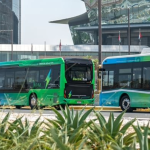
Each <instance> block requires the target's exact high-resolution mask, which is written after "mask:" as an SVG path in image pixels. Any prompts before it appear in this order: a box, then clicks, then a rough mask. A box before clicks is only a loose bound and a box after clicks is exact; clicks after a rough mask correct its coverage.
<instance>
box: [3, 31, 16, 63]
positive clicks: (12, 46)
mask: <svg viewBox="0 0 150 150" xmlns="http://www.w3.org/2000/svg"><path fill="white" fill-rule="evenodd" d="M0 32H11V60H13V43H14V42H13V30H0Z"/></svg>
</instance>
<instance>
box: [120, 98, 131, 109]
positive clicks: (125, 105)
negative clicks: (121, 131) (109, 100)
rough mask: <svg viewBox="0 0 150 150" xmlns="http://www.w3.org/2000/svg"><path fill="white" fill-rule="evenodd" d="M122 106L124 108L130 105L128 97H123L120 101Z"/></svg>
mask: <svg viewBox="0 0 150 150" xmlns="http://www.w3.org/2000/svg"><path fill="white" fill-rule="evenodd" d="M122 106H123V108H124V109H128V108H129V107H130V100H129V99H128V98H126V99H124V100H123V102H122Z"/></svg>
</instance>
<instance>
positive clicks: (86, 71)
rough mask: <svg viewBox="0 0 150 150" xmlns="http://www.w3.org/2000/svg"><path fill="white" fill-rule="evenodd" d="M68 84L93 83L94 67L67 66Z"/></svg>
mask: <svg viewBox="0 0 150 150" xmlns="http://www.w3.org/2000/svg"><path fill="white" fill-rule="evenodd" d="M66 79H67V82H91V81H92V66H91V65H74V66H73V65H72V66H71V65H67V66H66Z"/></svg>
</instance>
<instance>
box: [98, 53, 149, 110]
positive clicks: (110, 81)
mask: <svg viewBox="0 0 150 150" xmlns="http://www.w3.org/2000/svg"><path fill="white" fill-rule="evenodd" d="M101 71H102V75H101V92H100V106H114V107H121V109H122V110H127V111H128V112H131V111H133V110H136V108H149V107H150V54H138V55H128V56H116V57H108V58H106V59H105V60H104V61H103V63H102V69H101Z"/></svg>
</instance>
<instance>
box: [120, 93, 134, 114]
mask: <svg viewBox="0 0 150 150" xmlns="http://www.w3.org/2000/svg"><path fill="white" fill-rule="evenodd" d="M120 106H121V109H122V110H123V111H124V110H126V111H127V112H132V111H133V109H132V108H131V107H130V98H129V96H127V95H125V96H123V97H122V98H121V103H120Z"/></svg>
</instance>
